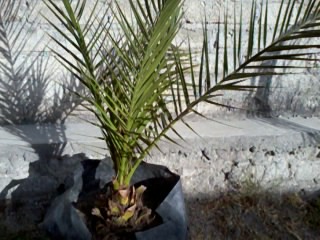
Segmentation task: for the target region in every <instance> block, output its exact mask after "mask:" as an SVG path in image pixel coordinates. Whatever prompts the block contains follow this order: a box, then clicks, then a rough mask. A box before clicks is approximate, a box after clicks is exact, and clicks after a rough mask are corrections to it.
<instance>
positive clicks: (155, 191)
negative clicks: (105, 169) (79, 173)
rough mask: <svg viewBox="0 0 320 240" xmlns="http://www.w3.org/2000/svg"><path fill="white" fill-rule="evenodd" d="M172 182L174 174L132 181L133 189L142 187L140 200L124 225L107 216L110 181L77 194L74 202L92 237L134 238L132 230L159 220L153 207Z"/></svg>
mask: <svg viewBox="0 0 320 240" xmlns="http://www.w3.org/2000/svg"><path fill="white" fill-rule="evenodd" d="M175 183H176V178H175V177H171V178H151V179H148V180H144V181H141V182H138V183H136V184H134V188H135V189H138V188H139V187H140V186H141V185H142V186H145V187H146V190H145V191H144V192H143V195H142V201H141V202H140V203H137V209H136V211H138V213H139V214H138V215H137V216H135V217H132V218H131V219H130V220H129V221H128V224H126V225H125V226H119V225H116V224H114V221H112V219H111V218H110V216H108V208H107V206H108V200H109V199H110V197H111V196H112V190H111V189H112V187H111V183H108V184H107V185H106V186H105V187H104V188H102V189H99V188H95V189H96V190H91V191H89V192H87V193H85V194H80V196H79V199H78V202H77V203H75V204H74V206H75V207H76V209H77V210H78V211H79V213H80V215H81V216H82V217H83V219H84V221H85V223H86V225H87V227H88V229H89V230H90V232H91V233H92V236H93V239H94V240H113V239H116V240H128V239H136V238H135V232H140V231H145V230H148V229H150V228H153V227H156V226H158V225H160V224H162V223H163V221H162V218H161V216H160V215H159V214H158V213H157V212H156V211H155V210H156V208H157V207H158V206H159V205H160V204H161V202H162V201H163V200H164V199H165V198H166V196H167V194H168V192H170V191H171V190H172V187H173V186H174V185H175ZM91 187H93V186H92V185H91ZM91 189H92V188H91ZM93 209H94V210H95V211H98V214H97V212H96V214H93V213H92V211H93Z"/></svg>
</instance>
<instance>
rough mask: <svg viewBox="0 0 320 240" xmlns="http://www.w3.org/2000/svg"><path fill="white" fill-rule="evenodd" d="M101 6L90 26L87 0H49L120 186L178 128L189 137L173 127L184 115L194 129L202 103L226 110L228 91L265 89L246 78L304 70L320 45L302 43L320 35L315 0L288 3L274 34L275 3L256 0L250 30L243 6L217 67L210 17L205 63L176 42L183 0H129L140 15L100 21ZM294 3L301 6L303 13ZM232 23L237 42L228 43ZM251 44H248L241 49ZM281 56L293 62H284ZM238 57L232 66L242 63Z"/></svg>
mask: <svg viewBox="0 0 320 240" xmlns="http://www.w3.org/2000/svg"><path fill="white" fill-rule="evenodd" d="M73 2H74V1H73ZM98 2H99V1H95V4H94V6H93V7H92V11H91V14H90V15H89V16H90V17H89V18H88V19H87V20H86V21H85V24H81V21H82V20H83V14H84V9H85V8H86V7H87V6H88V4H86V1H85V0H78V1H76V4H74V3H71V1H70V0H62V4H63V6H62V7H59V6H58V4H57V3H56V1H54V0H46V4H47V6H48V8H49V9H50V10H51V11H52V12H53V13H54V15H55V16H56V18H57V19H58V20H59V22H60V24H61V25H62V28H61V26H59V25H58V24H55V23H54V22H52V21H50V20H48V21H49V23H51V25H52V26H53V27H54V28H55V29H56V31H57V32H58V33H59V34H60V35H61V36H62V37H63V38H65V39H66V40H67V42H68V46H71V47H72V49H70V48H69V47H68V46H66V45H63V44H62V43H60V42H59V41H58V40H57V39H55V38H54V37H53V39H54V40H55V42H56V43H57V44H58V45H59V46H60V47H61V48H62V49H63V50H64V51H65V52H66V53H68V54H69V57H66V56H65V54H62V53H61V52H59V51H55V52H56V55H57V56H58V58H59V60H60V62H61V63H62V64H63V65H64V66H65V67H66V68H67V69H68V70H69V71H71V72H72V73H73V74H74V75H75V76H76V77H77V78H78V80H79V81H80V82H81V83H82V84H83V85H84V86H86V87H87V89H88V90H89V94H88V95H85V96H82V97H83V98H84V99H85V100H86V101H87V102H88V103H89V104H88V105H85V106H86V108H87V109H88V110H89V111H91V112H93V113H94V114H95V116H96V117H97V119H98V122H99V126H100V127H101V130H102V133H103V136H104V141H105V142H106V144H107V146H108V148H109V150H110V154H111V157H112V159H113V161H114V164H115V170H116V172H117V180H118V181H119V184H120V185H121V184H124V185H128V184H129V183H130V179H131V177H132V175H133V173H134V171H135V169H136V168H137V167H138V166H139V164H140V163H141V161H142V160H143V159H144V158H145V156H146V155H147V154H148V153H149V152H150V150H151V149H152V148H153V147H159V146H158V145H157V144H158V141H159V140H160V139H161V138H165V139H167V140H169V141H171V142H173V143H176V141H175V140H174V139H173V138H172V137H170V136H169V134H168V131H169V130H172V131H173V132H174V133H176V135H177V136H178V137H180V138H182V137H181V135H180V134H179V133H178V132H177V131H175V129H174V124H175V123H176V122H178V121H182V122H183V123H184V124H185V125H186V126H187V127H188V128H190V129H191V130H192V128H191V127H190V126H189V125H188V123H187V122H185V121H184V120H183V118H184V117H185V116H186V115H188V114H189V113H194V114H198V115H200V116H202V117H204V116H203V115H202V114H201V113H200V112H198V111H197V110H196V108H195V107H196V106H197V105H198V104H199V103H201V102H206V103H210V104H213V105H216V106H225V105H224V104H222V103H220V102H218V101H217V100H216V99H217V97H219V96H221V95H222V94H223V93H224V92H226V91H248V90H249V91H250V90H253V89H254V88H256V87H255V86H251V85H248V84H246V83H245V81H246V80H247V79H250V78H253V77H259V76H265V75H271V76H272V75H283V74H287V73H288V71H291V70H297V69H299V68H300V66H299V65H298V64H297V63H298V62H301V61H306V62H307V61H312V60H311V59H310V58H309V55H310V54H311V53H315V49H317V48H319V47H320V45H318V44H307V45H304V44H297V43H296V42H297V40H303V39H310V38H315V37H319V36H320V29H319V26H320V9H319V8H320V4H319V3H318V2H317V1H315V0H310V1H309V2H308V4H305V3H304V1H302V2H301V3H297V1H294V0H289V1H284V0H282V2H281V7H280V8H279V12H278V15H277V19H276V22H275V24H274V26H273V29H274V31H273V33H272V34H268V26H269V25H270V24H269V22H268V14H269V13H268V8H269V5H268V1H267V0H266V1H264V4H263V5H262V6H261V9H262V10H261V12H260V13H257V6H258V3H257V2H256V1H255V0H253V2H252V5H251V17H250V19H249V24H248V25H249V29H248V32H247V33H246V34H245V33H244V29H243V25H244V19H243V15H242V7H241V10H240V14H239V16H240V17H239V19H238V18H237V17H236V16H237V13H236V12H237V11H236V8H234V13H235V14H234V20H233V21H234V23H233V24H229V23H228V22H227V19H228V18H227V14H228V9H227V10H226V11H225V13H224V23H223V26H220V25H222V24H218V31H217V43H216V51H215V56H214V58H215V59H214V60H215V61H214V62H215V64H214V65H212V63H211V59H210V54H209V48H210V46H209V42H210V41H209V40H208V35H207V34H208V30H207V25H206V23H205V24H204V27H203V37H204V38H203V47H202V50H201V52H200V55H201V56H200V64H199V65H195V64H194V62H195V56H196V55H195V54H194V53H193V52H192V48H191V46H190V44H189V47H188V49H187V50H182V49H181V48H180V47H179V46H174V45H173V44H172V42H173V39H174V38H175V36H176V34H177V32H178V31H179V29H180V22H181V21H180V20H181V18H182V11H181V8H182V4H183V1H182V0H149V1H148V0H128V3H129V6H130V10H131V13H132V16H133V19H131V18H129V17H128V16H127V14H126V13H125V12H124V10H123V9H122V8H121V6H120V5H119V4H118V3H117V2H115V3H114V7H112V8H107V9H105V10H103V11H101V12H100V14H99V16H100V17H99V19H100V20H95V19H96V18H95V16H96V11H97V10H98V8H99V7H98ZM294 9H298V11H297V12H296V13H295V14H294V12H295V11H293V10H294ZM101 13H102V14H101ZM109 14H110V15H112V20H111V21H109V20H110V19H109ZM257 19H258V24H257ZM236 22H238V23H239V28H237V24H236ZM114 26H117V27H118V28H119V30H115V27H114ZM231 26H233V28H234V29H233V31H234V34H233V39H232V41H231V42H232V45H233V46H229V45H230V41H228V31H229V30H230V27H231ZM114 30H115V31H114ZM244 40H245V41H247V46H246V47H244V46H243V45H242V42H243V41H244ZM221 46H223V51H222V53H220V51H219V50H220V47H221ZM230 49H231V50H230ZM230 56H231V57H230ZM242 56H244V57H242ZM230 60H231V61H230ZM270 60H274V61H270ZM278 60H282V61H283V60H285V61H288V62H290V63H289V64H288V65H285V66H282V65H279V66H278V65H276V64H275V63H276V62H277V61H278ZM229 62H233V68H232V67H230V64H229ZM220 64H222V66H221V68H222V72H219V69H221V68H220ZM279 70H285V71H286V72H283V71H279Z"/></svg>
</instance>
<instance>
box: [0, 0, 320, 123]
mask: <svg viewBox="0 0 320 240" xmlns="http://www.w3.org/2000/svg"><path fill="white" fill-rule="evenodd" d="M57 2H58V1H57ZM117 2H118V3H119V4H120V5H121V6H122V7H123V9H124V11H126V12H129V10H128V4H127V1H126V0H121V1H117ZM280 2H281V1H279V0H277V1H269V14H270V17H269V19H270V20H269V22H268V25H269V26H268V29H269V31H270V32H271V31H272V26H273V24H274V22H275V20H276V12H277V10H278V9H279V6H280ZM0 3H1V4H4V3H10V4H11V5H12V6H13V11H12V12H11V13H10V14H7V13H5V12H4V8H2V9H0V16H1V19H0V22H1V26H0V28H1V41H0V46H1V47H2V48H1V49H2V50H1V52H0V62H1V63H2V68H0V79H1V82H0V89H1V91H2V92H1V93H2V95H3V96H4V98H3V99H2V100H1V102H0V114H1V115H0V116H1V117H0V122H2V123H3V122H9V123H10V122H13V123H31V122H57V121H60V120H61V119H63V120H62V121H63V122H64V121H68V120H69V121H70V119H72V118H68V119H64V116H65V115H66V114H69V113H70V112H73V113H75V114H81V115H85V116H86V115H87V114H86V113H83V112H79V111H75V109H78V108H77V106H78V105H79V101H77V99H76V98H75V97H74V96H71V95H70V94H69V93H68V92H65V91H64V90H63V87H61V86H60V83H63V85H65V86H67V87H71V88H73V90H76V91H81V86H79V85H77V83H76V82H74V81H73V80H72V78H71V76H70V75H69V74H68V73H67V72H66V71H65V70H64V69H63V68H62V67H61V66H60V65H59V64H58V63H57V61H56V60H55V59H54V56H53V55H54V54H53V53H52V51H51V50H50V47H51V48H54V49H55V50H57V51H60V50H59V48H56V46H55V45H54V43H53V42H52V41H50V38H49V36H48V35H53V36H55V37H59V35H58V33H57V31H56V30H55V29H53V28H52V27H51V26H50V25H49V24H48V22H47V21H46V20H45V19H44V16H45V17H47V18H48V19H50V20H53V21H56V20H55V19H54V18H53V16H52V14H51V13H50V12H49V11H48V9H47V8H46V6H45V5H44V3H43V1H42V0H27V1H24V0H23V1H22V0H15V1H12V0H1V1H0ZM109 3H112V1H110V0H108V1H107V0H100V1H99V4H100V5H99V9H100V10H101V12H103V11H104V9H107V6H108V4H109ZM251 3H252V1H251V0H243V1H242V6H243V16H244V18H243V32H244V33H245V32H247V31H248V27H249V25H248V21H249V15H250V11H249V9H250V8H251ZM234 4H235V5H234ZM234 6H236V9H237V10H238V9H239V8H240V1H229V3H227V1H222V0H218V1H212V0H203V1H193V0H187V1H185V5H184V11H185V16H184V18H183V25H182V29H181V31H180V33H179V35H178V37H177V39H176V41H177V42H181V41H183V40H184V41H185V39H187V37H189V38H190V40H191V44H192V47H193V49H194V50H198V49H199V48H200V47H201V42H202V38H201V36H202V22H203V20H204V15H205V14H206V16H207V22H208V35H209V42H210V45H211V48H210V54H211V56H212V58H211V59H214V54H215V47H214V43H215V41H216V37H217V36H216V34H217V28H218V23H219V22H222V21H223V19H222V17H221V18H220V19H219V15H220V16H223V13H224V10H225V8H226V7H228V9H229V12H228V14H227V18H228V22H230V24H229V25H230V26H229V31H228V36H229V38H230V39H229V41H228V42H229V45H228V46H229V48H230V49H229V51H228V52H229V54H230V56H229V59H232V55H231V53H232V49H231V42H232V36H233V24H232V21H233V19H234V15H233V7H234ZM88 7H89V8H90V4H89V5H88ZM91 7H92V6H91ZM15 10H16V11H15ZM260 11H261V5H260V4H258V5H257V18H256V19H257V21H258V20H259V19H258V18H259V12H260ZM294 11H297V9H294ZM101 12H100V14H101ZM110 17H111V13H110ZM237 21H238V23H237V27H238V24H239V16H238V15H237ZM114 28H116V26H114ZM256 32H257V31H256ZM269 35H270V36H271V34H269ZM15 36H18V37H17V39H16V40H15ZM221 36H223V31H222V32H221ZM60 39H61V42H62V43H64V42H65V41H64V40H63V39H62V38H60ZM20 43H22V45H21V44H20ZM242 44H243V47H244V46H246V45H247V40H246V39H245V38H244V39H243V42H242ZM220 48H221V50H220V51H222V48H223V44H221V45H220ZM310 57H314V56H310ZM230 62H232V61H230ZM212 64H214V62H213V61H212ZM310 64H311V63H310ZM230 67H232V66H230ZM6 68H7V69H10V71H7V70H5V69H6ZM23 69H24V70H23ZM318 75H319V71H317V70H302V71H301V73H300V74H294V75H287V76H285V77H272V78H258V79H252V80H251V83H252V84H256V85H262V86H265V87H266V88H264V89H261V90H259V91H257V92H256V93H242V94H240V93H227V94H225V95H224V96H223V97H222V98H221V99H220V101H221V102H223V103H224V104H226V103H227V104H230V105H233V106H236V107H241V108H244V109H247V110H248V111H246V110H244V111H233V110H232V111H230V110H229V109H224V108H217V107H213V106H205V105H201V106H199V110H200V111H203V112H206V113H207V114H209V115H213V116H220V117H228V118H229V117H231V118H232V117H238V116H239V115H240V116H245V115H246V114H248V112H251V111H259V112H262V113H263V115H272V116H279V115H284V116H307V117H310V116H319V105H320V103H319V94H318V93H319V91H320V84H319V81H318ZM255 113H256V112H255ZM74 119H75V120H76V119H77V118H74ZM76 121H77V120H76Z"/></svg>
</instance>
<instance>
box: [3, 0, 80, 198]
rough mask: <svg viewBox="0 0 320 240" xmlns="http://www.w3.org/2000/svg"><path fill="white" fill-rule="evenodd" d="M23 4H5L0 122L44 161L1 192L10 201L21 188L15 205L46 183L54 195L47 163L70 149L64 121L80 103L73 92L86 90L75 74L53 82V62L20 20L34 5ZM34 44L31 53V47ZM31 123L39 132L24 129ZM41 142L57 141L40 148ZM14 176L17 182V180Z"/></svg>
mask: <svg viewBox="0 0 320 240" xmlns="http://www.w3.org/2000/svg"><path fill="white" fill-rule="evenodd" d="M23 3H24V1H22V0H19V1H17V0H0V123H1V125H3V126H2V127H3V128H4V129H5V130H6V131H8V132H10V133H11V134H13V135H15V136H18V137H19V138H20V139H21V140H23V141H25V142H27V143H29V145H30V147H31V150H32V152H34V153H35V154H36V155H37V156H38V159H39V160H38V161H35V162H32V163H30V164H29V177H28V178H26V179H19V180H15V179H14V180H12V181H11V182H10V183H9V185H7V186H6V187H5V188H4V189H3V190H2V192H1V193H0V199H4V198H7V195H8V193H9V192H10V190H11V189H13V188H15V187H17V185H19V187H18V188H17V189H16V190H14V192H12V193H11V201H12V202H15V201H17V200H19V201H20V200H21V199H20V198H21V196H22V195H21V193H23V194H24V197H30V196H31V197H35V196H34V194H35V192H34V191H33V188H32V185H34V184H35V183H37V184H38V185H42V187H41V189H42V190H41V191H50V186H49V187H48V186H45V184H43V182H41V179H43V178H41V177H44V176H46V175H48V174H51V175H52V171H49V170H48V167H47V164H48V160H50V159H51V158H58V157H60V156H61V155H62V154H63V151H64V149H65V146H66V134H65V126H64V123H65V121H66V119H67V117H68V116H69V115H70V114H71V112H72V111H73V110H74V109H75V108H76V107H77V106H78V105H80V104H81V100H80V99H79V98H77V97H76V96H75V95H74V94H72V93H71V92H82V91H83V88H82V86H81V85H80V84H77V81H75V78H74V77H73V76H72V75H70V76H64V78H65V79H63V82H64V83H65V84H64V86H62V85H57V84H52V82H53V81H54V80H57V79H54V78H53V77H54V69H52V62H49V58H48V57H47V56H45V54H44V53H43V50H44V49H40V51H39V50H37V51H36V47H37V45H38V44H39V43H35V42H31V41H32V40H31V38H30V36H31V35H30V32H29V28H30V26H28V21H26V20H25V19H19V16H26V18H29V17H30V16H31V15H32V14H33V15H35V13H34V11H35V10H34V6H31V4H28V6H27V8H24V6H22V4H23ZM21 9H25V10H24V12H23V14H21V13H19V11H21ZM18 13H19V14H18ZM32 24H33V25H35V26H37V24H38V23H37V22H36V20H34V21H33V22H32ZM33 27H34V26H33ZM30 45H32V49H31V50H29V49H28V47H29V46H30ZM44 48H45V47H44ZM25 52H27V54H25ZM37 52H38V53H37ZM52 85H55V86H52ZM66 89H69V90H70V91H67V90H66ZM48 93H51V96H48ZM29 124H33V125H36V128H35V129H36V130H35V131H36V132H31V131H30V130H29V129H28V128H26V127H25V125H29ZM52 125H54V127H52ZM37 138H41V139H45V142H47V143H51V142H53V143H52V144H39V143H37V141H36V140H37ZM20 160H21V159H20ZM15 174H16V173H13V174H12V175H13V176H12V178H15V177H17V176H15ZM39 177H40V178H39ZM53 177H54V176H53ZM53 185H55V184H53ZM46 187H48V188H49V189H46ZM29 190H30V191H29Z"/></svg>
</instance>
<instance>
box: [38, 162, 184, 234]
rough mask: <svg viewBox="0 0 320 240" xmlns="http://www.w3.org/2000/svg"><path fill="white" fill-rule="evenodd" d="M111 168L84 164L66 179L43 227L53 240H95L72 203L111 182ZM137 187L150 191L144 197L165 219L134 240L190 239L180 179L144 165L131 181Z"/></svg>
mask: <svg viewBox="0 0 320 240" xmlns="http://www.w3.org/2000/svg"><path fill="white" fill-rule="evenodd" d="M111 166H112V163H111V161H110V160H103V161H100V160H84V161H82V165H81V166H79V167H78V168H77V169H75V171H74V174H73V176H72V177H71V178H69V179H66V181H65V185H66V186H65V188H66V190H65V191H64V193H63V194H61V195H60V196H58V197H57V198H56V199H54V201H53V202H52V204H51V206H50V207H49V209H48V211H47V213H46V216H45V218H44V221H43V223H42V224H40V227H41V228H43V229H44V230H46V232H47V233H48V234H49V236H50V237H51V238H52V239H57V240H58V239H59V240H61V239H65V240H91V239H92V235H91V233H90V231H89V230H88V228H87V226H86V224H85V223H84V220H83V219H82V218H81V217H80V215H79V213H78V211H77V210H76V208H75V207H74V206H73V204H72V203H73V202H77V201H78V199H79V198H81V197H84V196H85V195H86V194H89V193H90V192H92V191H95V190H98V189H99V187H101V186H103V185H105V184H106V183H107V182H109V181H110V179H112V177H113V176H114V171H113V169H112V167H111ZM137 183H139V184H143V185H145V186H146V187H147V190H146V192H145V193H144V194H145V195H146V198H148V201H149V205H150V204H151V205H152V206H153V207H154V208H155V211H156V213H157V214H158V215H159V216H160V217H161V218H162V223H161V224H160V225H157V226H155V227H153V228H150V229H147V230H145V231H141V232H136V233H135V234H134V237H133V239H137V240H148V239H150V240H158V239H159V240H163V239H168V240H171V239H172V240H185V239H187V219H186V211H185V205H184V198H183V192H182V187H181V181H180V177H179V176H178V175H176V174H174V173H172V172H170V171H169V170H168V169H167V168H166V167H164V166H160V165H154V164H148V163H142V164H141V165H140V166H139V168H138V169H137V171H136V172H135V174H134V176H133V178H132V184H137Z"/></svg>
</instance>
